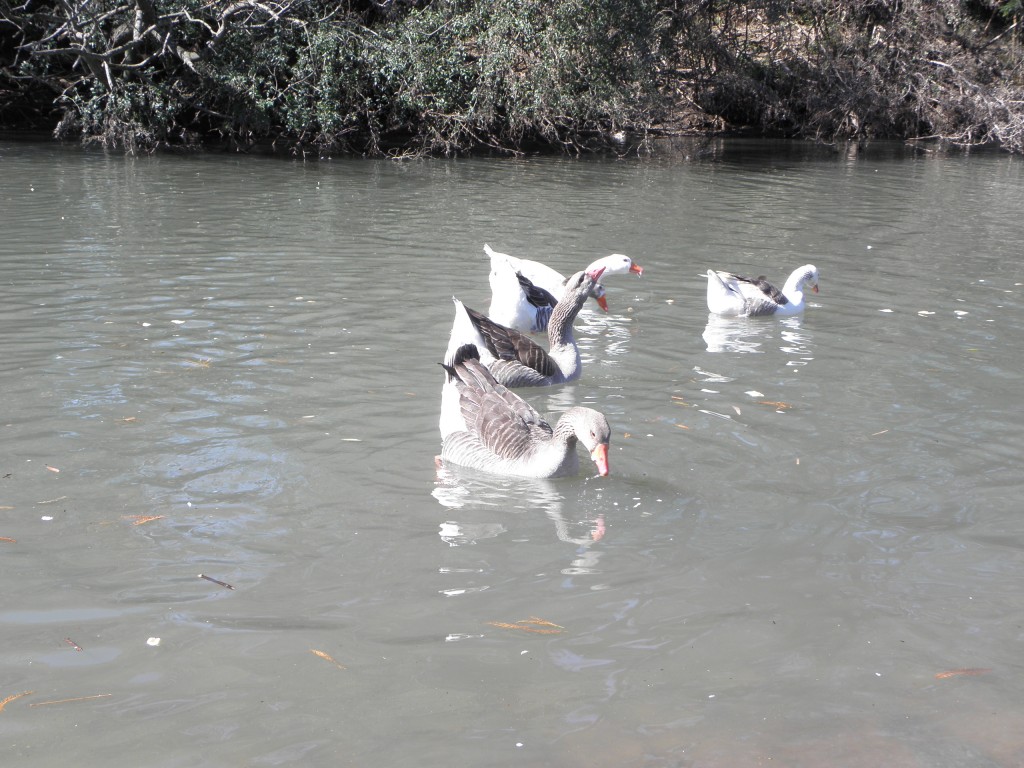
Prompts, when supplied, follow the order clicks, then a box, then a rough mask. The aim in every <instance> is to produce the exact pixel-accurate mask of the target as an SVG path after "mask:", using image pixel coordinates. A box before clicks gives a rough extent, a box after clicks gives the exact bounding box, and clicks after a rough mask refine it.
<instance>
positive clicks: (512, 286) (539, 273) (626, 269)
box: [484, 243, 644, 332]
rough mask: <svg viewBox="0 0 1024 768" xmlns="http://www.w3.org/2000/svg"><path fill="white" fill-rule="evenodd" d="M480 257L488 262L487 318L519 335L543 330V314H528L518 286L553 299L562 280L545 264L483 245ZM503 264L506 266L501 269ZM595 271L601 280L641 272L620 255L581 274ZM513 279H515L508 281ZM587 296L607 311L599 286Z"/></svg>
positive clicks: (537, 311)
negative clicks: (544, 292)
mask: <svg viewBox="0 0 1024 768" xmlns="http://www.w3.org/2000/svg"><path fill="white" fill-rule="evenodd" d="M484 253H486V254H487V256H488V257H490V259H491V311H489V312H488V313H487V314H488V316H489V317H490V318H491V319H492V320H495V321H497V322H499V323H501V324H502V325H507V326H509V327H510V328H515V329H516V330H519V331H523V332H536V331H537V330H544V326H543V325H542V323H543V322H544V319H545V318H544V314H543V313H544V310H543V309H539V310H530V309H529V308H528V307H527V306H526V305H527V303H528V302H529V298H528V296H527V295H526V294H525V291H524V290H521V285H522V283H523V281H526V282H527V283H529V284H530V285H532V286H533V287H535V288H539V289H541V290H544V291H547V292H548V293H549V294H550V295H552V296H554V297H555V298H556V299H557V298H559V297H560V296H561V295H562V291H563V290H564V286H565V282H566V277H565V276H564V275H562V274H561V273H559V272H558V271H556V270H554V269H552V268H551V267H549V266H548V265H547V264H542V263H541V262H539V261H533V260H531V259H520V258H517V257H515V256H509V255H508V254H507V253H499V252H498V251H495V250H494V249H493V248H491V246H489V245H487V244H486V243H485V244H484ZM505 263H507V265H508V266H504V265H505ZM508 267H511V269H509V268H508ZM598 269H601V270H603V272H604V277H608V276H609V275H627V274H629V273H631V272H632V273H634V274H636V275H642V274H643V272H644V269H643V267H641V266H640V265H639V264H636V263H634V262H633V260H632V259H631V258H630V257H629V256H626V255H625V254H622V253H613V254H611V255H610V256H603V257H602V258H600V259H597V260H596V261H594V262H593V263H591V264H590V265H589V266H588V267H587V268H586V269H585V270H584V271H585V272H592V271H595V270H598ZM513 276H515V277H516V279H512V277H513ZM499 278H500V279H499ZM590 295H591V296H592V297H593V298H594V300H595V301H597V303H598V305H599V306H600V307H601V309H603V310H604V311H605V312H607V311H608V300H607V299H606V298H605V289H604V286H603V285H601V283H597V284H596V285H595V286H594V288H593V289H592V290H591V293H590ZM510 308H514V309H510ZM524 316H526V317H528V318H529V322H530V325H531V326H532V327H527V323H525V322H523V321H522V318H523V317H524Z"/></svg>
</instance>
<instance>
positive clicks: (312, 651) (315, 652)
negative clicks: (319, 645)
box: [309, 648, 348, 669]
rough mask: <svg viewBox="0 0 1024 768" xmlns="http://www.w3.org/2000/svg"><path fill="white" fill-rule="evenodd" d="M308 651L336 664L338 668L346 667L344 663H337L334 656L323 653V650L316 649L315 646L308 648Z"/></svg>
mask: <svg viewBox="0 0 1024 768" xmlns="http://www.w3.org/2000/svg"><path fill="white" fill-rule="evenodd" d="M309 652H310V653H312V654H313V655H314V656H319V657H320V658H321V659H324V660H325V661H329V662H331V664H333V665H334V666H336V667H337V668H338V669H348V667H346V666H345V665H344V664H339V663H338V662H337V661H335V660H334V657H333V656H331V655H330V654H329V653H325V652H324V651H318V650H317V649H316V648H310V649H309Z"/></svg>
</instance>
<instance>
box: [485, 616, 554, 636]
mask: <svg viewBox="0 0 1024 768" xmlns="http://www.w3.org/2000/svg"><path fill="white" fill-rule="evenodd" d="M487 623H488V624H490V625H491V626H492V627H498V628H499V629H519V630H522V631H523V632H534V633H536V634H538V635H557V634H561V633H562V632H563V631H564V630H565V627H563V626H560V625H558V624H553V623H552V622H550V621H546V620H545V619H538V618H537V617H536V616H531V617H530V618H528V619H520V620H519V621H517V622H515V623H514V624H509V623H507V622H504V621H488V622H487ZM529 625H534V626H529ZM538 627H545V629H538Z"/></svg>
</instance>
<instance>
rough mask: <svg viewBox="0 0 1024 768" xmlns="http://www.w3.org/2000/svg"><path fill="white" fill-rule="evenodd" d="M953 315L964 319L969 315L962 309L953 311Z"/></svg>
mask: <svg viewBox="0 0 1024 768" xmlns="http://www.w3.org/2000/svg"><path fill="white" fill-rule="evenodd" d="M953 314H954V315H956V316H957V317H963V316H964V315H966V314H967V312H965V311H964V310H962V309H957V310H954V311H953Z"/></svg>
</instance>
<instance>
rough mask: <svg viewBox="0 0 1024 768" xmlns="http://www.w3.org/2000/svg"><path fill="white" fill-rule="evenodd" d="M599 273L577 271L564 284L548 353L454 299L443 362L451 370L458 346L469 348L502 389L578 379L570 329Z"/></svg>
mask: <svg viewBox="0 0 1024 768" xmlns="http://www.w3.org/2000/svg"><path fill="white" fill-rule="evenodd" d="M603 271H604V270H603V269H597V270H594V271H591V272H577V273H576V274H575V275H573V276H572V277H570V278H569V279H568V280H567V281H566V284H565V294H564V295H563V296H562V298H561V299H560V300H559V302H558V304H556V305H555V308H554V310H552V312H551V319H550V320H549V321H548V350H547V352H545V351H544V350H543V349H541V347H540V346H539V345H537V344H536V343H534V342H533V341H532V340H531V339H530V338H529V337H528V336H526V334H524V333H522V332H520V331H517V330H515V329H513V328H509V327H507V326H504V325H501V324H500V323H496V322H494V321H493V320H491V319H489V318H487V317H485V316H484V315H483V314H481V313H480V312H477V311H476V310H474V309H470V308H469V307H467V306H466V305H465V304H463V303H462V302H461V301H459V300H458V299H457V298H455V297H454V296H453V297H452V301H453V302H454V303H455V321H454V322H453V323H452V332H451V337H450V339H449V341H448V350H447V352H446V353H445V363H446V364H449V365H451V361H452V360H453V359H454V356H455V352H456V351H457V350H458V349H459V347H461V346H462V345H463V344H473V345H474V346H476V347H477V350H478V352H479V354H480V358H481V361H482V363H483V365H484V366H486V367H487V368H488V369H489V370H490V372H491V374H492V375H493V376H494V378H495V379H497V380H498V381H499V382H500V383H501V384H504V385H505V386H506V387H543V386H548V385H550V384H563V383H565V382H567V381H574V380H575V379H578V378H579V377H580V373H581V372H582V363H581V361H580V350H579V347H578V346H576V338H575V336H573V332H572V324H573V322H574V321H575V320H576V315H578V314H579V311H580V308H581V307H582V306H583V303H584V302H585V301H586V300H587V296H588V295H590V290H591V289H592V288H593V287H594V285H595V284H596V283H597V281H598V280H599V279H600V277H601V273H602V272H603Z"/></svg>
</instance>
